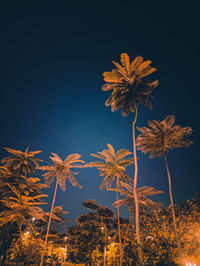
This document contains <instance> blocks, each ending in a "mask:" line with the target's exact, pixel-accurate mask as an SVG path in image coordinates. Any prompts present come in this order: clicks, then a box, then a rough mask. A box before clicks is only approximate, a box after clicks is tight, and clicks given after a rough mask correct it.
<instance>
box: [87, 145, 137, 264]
mask: <svg viewBox="0 0 200 266" xmlns="http://www.w3.org/2000/svg"><path fill="white" fill-rule="evenodd" d="M107 146H108V150H103V151H102V152H98V154H91V156H93V157H96V158H98V159H101V160H103V161H104V162H102V161H100V162H91V163H88V164H87V166H90V167H96V168H97V169H99V170H100V176H105V177H104V179H103V182H102V184H101V185H100V189H103V188H106V189H109V188H110V187H111V186H112V183H113V182H114V181H116V197H117V201H118V200H119V198H118V189H119V188H120V187H121V184H120V182H121V181H125V182H127V181H130V178H129V176H128V175H127V174H126V173H125V169H126V167H127V166H129V165H131V164H133V159H132V158H129V159H125V157H126V156H128V155H130V154H132V153H131V152H129V151H128V150H126V149H121V150H118V151H117V152H116V153H115V150H114V148H113V146H112V145H110V144H107ZM117 217H118V234H119V244H120V265H121V263H122V257H121V232H120V215H119V206H117Z"/></svg>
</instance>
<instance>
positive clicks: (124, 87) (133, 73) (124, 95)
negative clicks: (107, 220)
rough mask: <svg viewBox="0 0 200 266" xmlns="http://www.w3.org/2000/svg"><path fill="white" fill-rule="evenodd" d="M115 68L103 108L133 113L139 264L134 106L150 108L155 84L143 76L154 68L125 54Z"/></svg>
mask: <svg viewBox="0 0 200 266" xmlns="http://www.w3.org/2000/svg"><path fill="white" fill-rule="evenodd" d="M113 64H114V65H115V66H116V69H113V70H112V71H111V72H104V73H103V76H104V81H105V82H106V84H104V85H103V87H102V90H103V91H108V90H113V91H112V94H111V96H110V97H109V98H108V99H107V101H106V103H105V105H106V106H109V105H110V106H111V110H112V111H113V112H114V111H116V110H118V109H119V108H122V115H123V116H127V115H128V114H129V112H135V118H134V120H133V153H134V162H135V174H134V195H135V213H136V216H135V220H136V221H135V223H136V235H137V244H138V256H139V260H140V263H142V260H143V259H142V248H141V246H142V243H141V238H140V222H139V204H138V199H137V179H138V165H137V155H136V143H135V124H136V120H137V106H138V105H139V104H140V103H142V104H143V105H144V106H146V107H147V108H150V109H151V108H152V105H151V102H150V100H149V98H150V97H151V92H152V91H153V89H154V88H156V87H157V85H158V81H157V80H155V81H151V80H149V79H147V78H146V77H147V76H149V75H150V74H152V73H153V72H155V71H156V68H153V67H151V66H150V64H151V60H146V61H144V60H143V57H141V56H137V57H136V58H135V59H134V60H133V61H132V62H130V58H129V56H128V55H127V54H126V53H122V54H121V64H119V63H117V62H115V61H113Z"/></svg>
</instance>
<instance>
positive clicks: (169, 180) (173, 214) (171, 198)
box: [164, 152, 181, 263]
mask: <svg viewBox="0 0 200 266" xmlns="http://www.w3.org/2000/svg"><path fill="white" fill-rule="evenodd" d="M164 161H165V166H166V169H167V176H168V183H169V197H170V202H171V206H172V217H173V225H174V231H175V238H176V241H177V246H178V252H179V263H180V261H181V250H180V242H179V239H178V234H177V227H176V215H175V210H174V201H173V196H172V183H171V176H170V172H169V167H168V163H167V157H166V154H165V152H164Z"/></svg>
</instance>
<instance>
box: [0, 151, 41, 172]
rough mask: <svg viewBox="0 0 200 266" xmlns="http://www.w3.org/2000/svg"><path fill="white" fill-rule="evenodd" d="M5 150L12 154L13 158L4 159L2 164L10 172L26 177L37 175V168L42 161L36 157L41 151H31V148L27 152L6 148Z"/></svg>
mask: <svg viewBox="0 0 200 266" xmlns="http://www.w3.org/2000/svg"><path fill="white" fill-rule="evenodd" d="M5 150H6V151H7V152H9V153H11V154H12V156H8V157H4V158H3V159H2V160H1V163H2V164H3V165H4V166H5V167H7V168H8V169H9V170H10V171H14V172H15V173H17V174H25V176H28V175H31V174H32V173H33V174H35V173H36V167H38V166H39V164H38V162H39V161H40V162H41V161H42V160H41V159H38V158H36V157H34V156H35V155H36V154H38V153H40V152H41V151H29V148H27V149H26V150H25V152H22V151H20V150H14V149H10V148H5Z"/></svg>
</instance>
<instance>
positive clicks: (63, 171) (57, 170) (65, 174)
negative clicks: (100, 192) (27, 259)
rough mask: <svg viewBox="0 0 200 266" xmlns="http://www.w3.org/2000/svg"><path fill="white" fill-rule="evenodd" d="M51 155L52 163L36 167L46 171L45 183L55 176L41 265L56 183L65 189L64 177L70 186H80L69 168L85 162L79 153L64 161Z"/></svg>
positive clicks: (49, 182)
mask: <svg viewBox="0 0 200 266" xmlns="http://www.w3.org/2000/svg"><path fill="white" fill-rule="evenodd" d="M52 155H53V156H52V157H50V159H51V160H52V162H53V164H51V165H48V166H40V167H38V169H41V170H45V171H47V172H46V173H45V174H44V175H43V176H44V178H45V181H46V184H47V185H50V184H51V183H52V182H53V181H54V179H55V178H56V185H55V191H54V196H53V200H52V205H51V212H50V215H49V222H48V226H47V233H46V237H45V243H44V249H43V252H42V256H41V262H40V265H41V266H42V265H43V260H44V254H45V251H46V246H47V241H48V236H49V229H50V224H51V218H52V214H53V209H54V204H55V199H56V193H57V189H58V184H59V185H60V188H61V189H62V190H63V191H65V188H66V185H65V183H66V178H67V179H68V181H69V182H70V183H71V184H72V186H74V187H76V186H77V187H78V188H81V186H80V184H79V183H78V181H77V180H76V178H75V177H74V176H75V175H76V174H77V173H73V172H72V171H71V168H77V167H81V165H77V164H76V163H85V162H84V161H82V160H80V157H81V155H80V154H78V153H73V154H70V155H68V156H67V158H66V159H65V160H64V162H63V161H62V159H61V158H60V157H59V156H58V155H57V154H55V153H52Z"/></svg>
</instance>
